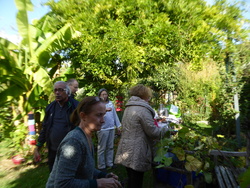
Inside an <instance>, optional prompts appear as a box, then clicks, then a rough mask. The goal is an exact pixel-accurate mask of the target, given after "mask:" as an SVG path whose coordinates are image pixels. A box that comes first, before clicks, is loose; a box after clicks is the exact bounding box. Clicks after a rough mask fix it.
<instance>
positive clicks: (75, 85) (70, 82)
mask: <svg viewBox="0 0 250 188" xmlns="http://www.w3.org/2000/svg"><path fill="white" fill-rule="evenodd" d="M67 84H68V86H69V87H70V90H71V93H72V94H73V95H75V94H76V92H77V90H78V88H79V84H78V82H77V80H76V79H74V78H71V79H69V80H68V81H67Z"/></svg>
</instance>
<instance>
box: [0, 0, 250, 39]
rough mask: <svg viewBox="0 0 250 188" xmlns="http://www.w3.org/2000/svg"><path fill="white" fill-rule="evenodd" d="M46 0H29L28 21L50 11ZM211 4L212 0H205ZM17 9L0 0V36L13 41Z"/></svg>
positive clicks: (10, 0) (248, 1) (10, 2)
mask: <svg viewBox="0 0 250 188" xmlns="http://www.w3.org/2000/svg"><path fill="white" fill-rule="evenodd" d="M46 1H47V0H31V2H32V4H33V5H34V10H33V12H28V16H29V22H30V23H31V22H32V20H33V19H40V18H41V17H42V16H43V15H45V14H46V13H47V12H49V11H50V9H49V7H48V6H43V5H42V4H43V3H45V2H46ZM206 1H207V2H208V3H209V4H212V3H213V2H214V0H206ZM228 1H229V2H238V1H239V0H228ZM243 1H244V2H245V3H246V6H245V9H246V10H248V12H246V13H245V14H244V16H245V17H246V18H248V19H250V0H243ZM16 14H17V9H16V5H15V0H0V37H3V38H7V39H8V40H10V41H12V42H15V43H16V41H18V40H20V37H19V36H18V30H17V25H16Z"/></svg>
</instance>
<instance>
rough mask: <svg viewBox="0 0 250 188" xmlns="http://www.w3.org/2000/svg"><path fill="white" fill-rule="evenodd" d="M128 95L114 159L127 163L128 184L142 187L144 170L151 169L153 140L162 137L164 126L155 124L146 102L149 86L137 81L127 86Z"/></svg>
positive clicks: (132, 187)
mask: <svg viewBox="0 0 250 188" xmlns="http://www.w3.org/2000/svg"><path fill="white" fill-rule="evenodd" d="M130 96H131V98H130V99H129V101H128V103H127V104H126V106H125V107H126V108H125V111H124V114H123V118H122V126H123V129H122V137H121V140H120V142H119V145H118V149H117V153H116V157H115V163H116V164H121V165H123V166H125V167H126V170H127V174H128V187H129V188H141V187H142V184H143V176H144V172H145V171H148V170H150V169H151V164H152V159H153V155H152V145H153V140H154V139H157V138H161V136H162V135H164V134H165V133H166V131H167V129H166V128H165V127H163V128H159V127H157V126H156V125H155V124H154V116H155V111H154V110H153V108H152V107H151V106H150V105H149V104H148V101H149V100H150V99H151V97H152V91H151V90H150V89H149V88H148V87H145V86H144V85H142V84H138V85H136V86H134V87H132V88H131V89H130Z"/></svg>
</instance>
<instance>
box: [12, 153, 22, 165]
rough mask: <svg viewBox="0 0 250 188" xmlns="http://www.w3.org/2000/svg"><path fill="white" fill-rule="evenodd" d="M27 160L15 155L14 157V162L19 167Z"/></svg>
mask: <svg viewBox="0 0 250 188" xmlns="http://www.w3.org/2000/svg"><path fill="white" fill-rule="evenodd" d="M24 161H25V160H24V158H23V157H21V156H19V155H15V156H13V157H12V162H13V163H14V164H16V165H19V164H21V163H23V162H24Z"/></svg>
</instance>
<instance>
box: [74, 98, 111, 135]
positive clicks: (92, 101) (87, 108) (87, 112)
mask: <svg viewBox="0 0 250 188" xmlns="http://www.w3.org/2000/svg"><path fill="white" fill-rule="evenodd" d="M105 113H106V106H105V103H104V101H103V100H102V99H101V98H99V97H96V96H91V97H85V98H84V99H83V100H82V101H81V102H80V103H79V104H78V106H77V108H76V109H75V110H74V112H73V113H72V115H71V117H70V120H71V122H72V123H73V124H74V125H79V126H80V127H81V128H84V129H85V130H86V129H87V130H88V131H90V132H94V131H99V130H101V127H102V124H103V123H104V115H105Z"/></svg>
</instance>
